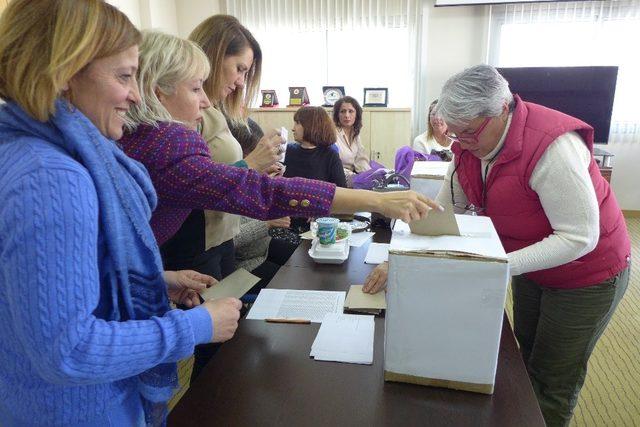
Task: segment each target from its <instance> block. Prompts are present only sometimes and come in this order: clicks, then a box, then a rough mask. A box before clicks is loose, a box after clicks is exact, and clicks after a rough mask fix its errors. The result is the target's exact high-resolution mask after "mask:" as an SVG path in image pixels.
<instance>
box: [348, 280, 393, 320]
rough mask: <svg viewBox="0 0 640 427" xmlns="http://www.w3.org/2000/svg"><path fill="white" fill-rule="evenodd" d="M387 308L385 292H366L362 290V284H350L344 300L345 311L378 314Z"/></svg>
mask: <svg viewBox="0 0 640 427" xmlns="http://www.w3.org/2000/svg"><path fill="white" fill-rule="evenodd" d="M386 308H387V301H386V300H385V292H378V293H377V294H373V295H372V294H367V293H364V292H362V285H352V286H351V288H349V293H347V298H346V299H345V300H344V309H345V311H355V312H359V313H366V314H380V313H381V312H382V310H384V309H386Z"/></svg>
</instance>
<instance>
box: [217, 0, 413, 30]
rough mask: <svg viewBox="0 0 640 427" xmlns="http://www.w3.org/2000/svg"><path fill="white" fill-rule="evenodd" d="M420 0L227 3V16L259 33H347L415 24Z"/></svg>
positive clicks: (252, 0)
mask: <svg viewBox="0 0 640 427" xmlns="http://www.w3.org/2000/svg"><path fill="white" fill-rule="evenodd" d="M417 3H419V0H225V8H226V13H228V14H229V15H233V16H235V17H236V18H238V19H239V20H240V21H241V22H242V23H243V24H244V25H246V26H247V27H251V28H254V29H257V30H267V29H269V28H274V27H276V28H288V29H291V30H303V31H318V30H321V31H322V30H345V29H359V28H376V27H382V28H406V27H409V26H411V25H415V20H416V14H415V13H416V4H417Z"/></svg>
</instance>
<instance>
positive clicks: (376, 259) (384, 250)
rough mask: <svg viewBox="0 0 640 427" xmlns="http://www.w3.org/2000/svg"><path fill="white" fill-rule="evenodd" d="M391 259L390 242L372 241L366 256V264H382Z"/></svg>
mask: <svg viewBox="0 0 640 427" xmlns="http://www.w3.org/2000/svg"><path fill="white" fill-rule="evenodd" d="M388 260H389V244H388V243H371V244H370V245H369V249H368V250H367V256H366V257H365V258H364V263H365V264H382V263H383V262H385V261H388Z"/></svg>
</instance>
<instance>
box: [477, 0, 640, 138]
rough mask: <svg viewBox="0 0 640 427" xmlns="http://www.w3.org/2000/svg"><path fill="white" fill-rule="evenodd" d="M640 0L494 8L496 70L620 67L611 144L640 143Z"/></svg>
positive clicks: (492, 50) (492, 34) (491, 54)
mask: <svg viewBox="0 0 640 427" xmlns="http://www.w3.org/2000/svg"><path fill="white" fill-rule="evenodd" d="M638 41H640V0H607V1H578V2H555V3H537V4H536V3H531V4H507V5H500V6H491V23H490V46H489V62H490V63H491V64H492V65H495V66H505V67H518V66H590V65H617V66H618V67H619V68H618V80H617V86H616V96H615V101H614V105H613V114H612V118H611V133H610V135H609V141H610V142H640V108H638V103H639V102H640V101H639V99H640V78H638V76H640V55H638V54H637V52H636V51H637V46H636V45H637V43H638Z"/></svg>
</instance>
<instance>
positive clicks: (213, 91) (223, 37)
mask: <svg viewBox="0 0 640 427" xmlns="http://www.w3.org/2000/svg"><path fill="white" fill-rule="evenodd" d="M189 40H192V41H194V42H195V43H197V44H198V45H199V46H200V47H201V48H202V50H203V51H204V53H205V54H206V55H207V57H208V58H209V62H210V63H211V75H210V76H209V78H208V79H207V80H206V81H205V82H204V91H205V92H206V94H207V95H208V96H209V99H211V102H213V104H214V105H215V106H216V107H218V108H219V109H220V110H222V112H223V113H224V114H225V115H226V116H227V117H228V118H229V119H230V120H231V121H232V122H233V123H238V122H243V121H244V120H245V118H246V117H247V114H248V111H247V107H248V106H249V105H250V104H251V102H252V101H253V100H254V99H255V98H256V96H257V94H258V88H259V86H260V73H261V70H262V50H261V49H260V45H259V44H258V42H257V41H256V39H255V38H254V37H253V35H252V34H251V32H250V31H249V30H247V29H246V28H245V27H244V26H242V24H240V21H238V20H237V19H236V18H235V17H233V16H230V15H214V16H211V17H209V18H207V19H205V20H204V21H203V22H201V23H200V25H198V26H197V27H196V28H195V29H194V30H193V31H192V32H191V34H190V35H189ZM247 48H248V49H251V50H252V51H253V63H252V64H251V67H250V68H249V70H248V71H247V77H246V79H245V85H244V90H236V91H234V92H233V93H231V94H230V95H229V96H227V97H226V98H225V99H223V100H221V99H218V98H219V97H220V92H221V90H222V88H223V86H224V82H223V69H222V64H223V62H224V59H225V58H226V57H228V56H235V55H240V54H242V53H243V52H244V51H245V50H246V49H247Z"/></svg>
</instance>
